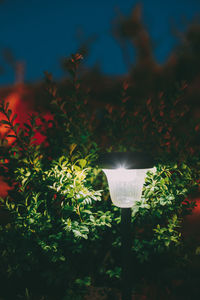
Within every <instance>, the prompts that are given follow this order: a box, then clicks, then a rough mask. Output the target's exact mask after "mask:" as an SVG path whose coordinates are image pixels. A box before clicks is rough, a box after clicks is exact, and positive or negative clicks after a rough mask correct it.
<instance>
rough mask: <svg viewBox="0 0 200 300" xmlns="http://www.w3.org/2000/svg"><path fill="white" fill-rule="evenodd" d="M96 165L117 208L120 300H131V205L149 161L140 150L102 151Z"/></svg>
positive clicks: (134, 200) (148, 166) (136, 199)
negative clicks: (119, 225) (99, 168)
mask: <svg viewBox="0 0 200 300" xmlns="http://www.w3.org/2000/svg"><path fill="white" fill-rule="evenodd" d="M99 166H100V167H102V170H103V171H104V173H105V174H106V177H107V181H108V186H109V190H110V197H111V200H112V202H113V204H114V205H116V206H118V207H120V208H121V235H122V240H121V241H122V278H121V281H122V300H131V294H132V293H131V291H132V288H131V264H130V261H131V238H130V236H131V207H133V206H134V204H135V203H136V201H138V200H140V198H141V195H142V188H143V184H144V181H145V176H146V173H147V171H148V170H150V169H151V168H152V167H153V160H152V158H151V157H150V155H148V154H146V153H141V152H131V153H130V152H125V153H123V152H114V153H105V154H103V155H101V156H100V158H99Z"/></svg>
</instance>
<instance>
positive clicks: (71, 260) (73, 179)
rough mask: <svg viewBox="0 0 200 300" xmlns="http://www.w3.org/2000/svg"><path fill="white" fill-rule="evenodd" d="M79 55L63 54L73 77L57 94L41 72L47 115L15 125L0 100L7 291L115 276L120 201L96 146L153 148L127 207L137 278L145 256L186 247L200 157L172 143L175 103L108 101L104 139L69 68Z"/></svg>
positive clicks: (0, 251) (178, 252)
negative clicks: (150, 166)
mask: <svg viewBox="0 0 200 300" xmlns="http://www.w3.org/2000/svg"><path fill="white" fill-rule="evenodd" d="M81 59H82V56H81V55H80V54H77V55H72V57H71V58H70V59H68V60H67V61H66V65H67V66H68V70H69V73H70V74H71V77H70V78H69V79H68V81H67V83H66V90H65V97H63V96H62V92H61V91H60V90H59V88H58V86H57V84H56V83H55V82H53V79H52V76H51V75H50V74H48V73H46V85H45V86H46V93H47V95H48V96H47V95H46V96H47V97H48V100H49V110H50V112H51V113H52V116H53V117H52V118H51V119H50V120H47V119H46V118H44V117H43V116H42V115H36V114H33V115H32V116H30V118H29V120H28V121H27V122H26V123H25V124H23V125H22V126H20V125H19V124H18V123H16V115H14V116H13V114H12V111H11V110H10V108H9V104H6V103H4V102H2V104H1V107H0V112H1V113H2V114H3V115H4V120H2V121H1V126H3V127H5V128H6V129H7V133H6V134H5V136H4V137H3V138H2V139H1V144H0V170H1V174H2V175H3V176H4V178H5V180H6V181H7V183H8V184H9V185H10V186H11V187H12V189H11V190H9V192H8V196H7V197H6V198H5V199H1V204H0V209H1V213H2V214H3V215H4V216H5V217H4V219H5V220H6V221H5V222H1V225H0V256H1V260H0V281H1V282H2V286H5V288H4V289H3V291H2V293H4V297H7V298H6V299H13V297H14V296H15V297H16V295H25V294H26V297H27V299H31V296H30V295H33V297H34V295H35V294H37V293H38V295H40V296H41V295H54V297H55V299H68V298H69V299H73V297H75V298H74V299H76V297H79V296H80V295H83V294H82V293H83V290H84V289H85V288H87V287H88V286H95V285H97V286H106V285H108V286H115V287H117V286H118V284H119V280H120V276H121V259H120V257H121V238H120V236H121V234H120V221H121V218H120V209H119V208H117V207H115V206H113V205H112V203H111V201H110V199H109V191H108V186H107V182H106V179H105V176H104V175H103V174H102V172H101V170H100V169H99V167H98V165H97V164H96V160H97V157H98V153H99V151H100V150H101V151H111V150H112V151H113V150H115V151H131V150H135V149H137V150H143V148H146V149H148V150H149V149H152V152H153V154H154V155H157V158H158V163H157V164H156V166H155V169H154V171H151V172H148V174H147V177H146V181H145V184H144V188H143V194H142V198H141V199H140V200H139V199H138V202H137V203H136V205H135V206H134V207H133V209H132V236H131V237H130V238H131V239H132V254H133V256H132V261H131V262H130V264H132V265H133V268H135V267H136V268H138V270H139V271H138V280H139V279H141V278H144V272H143V271H142V270H144V269H145V264H146V263H147V264H150V266H151V264H152V265H153V264H154V263H155V261H157V260H159V261H160V262H162V264H163V265H164V266H166V265H167V264H169V263H171V264H174V263H175V261H176V262H177V257H179V258H180V257H181V256H182V254H183V253H184V249H183V245H184V244H183V239H182V236H181V224H182V220H183V217H184V216H185V215H186V214H188V213H190V212H191V211H192V209H193V207H194V205H195V203H194V202H193V201H192V199H191V193H193V192H195V190H197V188H198V186H199V177H200V163H199V160H198V156H196V155H194V156H191V155H190V154H191V152H189V154H188V153H186V154H185V155H184V151H179V150H180V147H181V141H183V139H179V136H178V134H176V127H177V119H176V118H175V117H174V115H175V112H174V114H173V113H169V111H170V112H171V110H173V109H172V108H171V106H169V107H168V108H167V105H166V106H165V105H164V102H162V103H161V104H162V110H161V112H163V114H162V118H163V119H162V118H160V117H161V116H160V114H159V113H158V111H157V110H156V105H155V106H154V105H153V104H152V103H151V101H148V102H147V105H146V104H145V105H146V106H145V109H143V110H141V111H140V112H138V111H131V110H130V105H129V106H128V104H127V101H122V102H123V103H125V105H124V104H123V105H122V106H121V107H116V108H112V109H109V106H108V115H106V116H105V132H106V135H107V140H109V143H112V145H111V144H109V143H108V144H106V143H105V144H104V145H103V144H102V143H100V142H99V141H101V140H102V141H103V140H104V141H106V139H104V138H103V136H99V135H98V132H96V127H95V124H94V118H93V117H92V111H91V108H90V105H89V102H88V97H89V96H88V94H87V90H88V89H87V88H85V87H84V86H82V82H81V80H80V78H79V77H78V76H77V70H78V66H79V64H80V61H81ZM122 95H123V96H125V95H124V92H123V93H122ZM162 101H163V100H162ZM129 104H130V103H129ZM176 105H177V104H175V106H176ZM184 111H186V109H185V108H184ZM164 115H166V118H164ZM183 115H184V114H183ZM170 116H171V117H173V120H170V118H171V117H170ZM177 116H178V117H177V118H178V119H179V117H181V116H180V113H178V108H177ZM151 117H152V121H151V120H150V118H151ZM170 124H172V125H173V128H171V129H170V128H168V127H169V125H170ZM159 128H161V129H159ZM167 130H168V131H169V132H168V131H167ZM38 132H39V133H40V134H41V135H42V136H43V142H42V143H40V144H38V141H37V139H36V137H37V133H38ZM105 132H102V134H103V135H104V134H105ZM167 132H168V133H170V134H171V136H172V137H171V138H172V141H173V142H171V140H170V138H169V134H167ZM10 139H11V140H10ZM184 149H185V148H184V146H183V150H184ZM190 150H191V149H190ZM179 152H180V153H179ZM178 153H179V154H178ZM180 260H181V263H182V259H180ZM164 261H165V262H164ZM162 264H160V265H159V267H160V271H161V266H162ZM141 266H142V268H141ZM8 285H12V287H13V289H12V290H8V289H7V288H6V286H8ZM36 291H37V292H36ZM74 295H75V296H74ZM63 297H65V298H63ZM80 297H82V296H80ZM21 298H23V296H21ZM19 299H20V296H19ZM77 299H79V298H77Z"/></svg>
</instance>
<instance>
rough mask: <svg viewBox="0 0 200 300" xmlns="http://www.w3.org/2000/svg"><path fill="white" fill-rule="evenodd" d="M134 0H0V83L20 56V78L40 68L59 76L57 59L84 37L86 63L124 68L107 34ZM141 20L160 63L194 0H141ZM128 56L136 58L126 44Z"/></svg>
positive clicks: (119, 71)
mask: <svg viewBox="0 0 200 300" xmlns="http://www.w3.org/2000/svg"><path fill="white" fill-rule="evenodd" d="M137 3H138V1H134V0H125V1H124V0H101V1H99V0H97V1H93V0H84V1H83V0H76V1H73V0H58V1H54V0H2V1H0V27H1V34H0V67H1V76H0V85H1V86H2V85H8V84H12V83H14V81H15V71H14V68H15V67H14V66H15V62H16V61H18V62H19V61H20V62H23V65H24V70H25V72H24V79H25V82H32V81H38V80H40V79H41V78H42V77H43V71H45V70H48V71H49V72H52V73H53V75H54V76H55V77H56V78H58V79H59V78H61V77H62V76H63V71H62V69H61V66H60V60H61V58H63V57H67V56H68V55H70V54H71V53H74V52H76V50H77V49H78V47H79V46H80V45H81V44H83V43H85V42H87V43H88V45H89V48H90V49H89V56H88V58H87V60H86V65H87V66H94V65H98V66H99V68H100V69H101V70H102V71H103V72H104V73H105V74H107V75H123V74H125V73H127V66H126V64H125V62H124V59H123V55H122V51H121V50H120V47H119V44H118V42H117V40H116V39H115V37H114V36H113V27H114V26H115V21H116V19H118V18H119V17H120V15H124V16H130V14H131V10H132V9H133V8H134V7H135V5H136V4H137ZM140 3H141V5H142V20H143V22H144V24H145V26H146V28H147V29H148V32H149V34H150V37H151V39H152V47H153V55H154V57H155V60H156V61H157V62H158V63H160V64H163V63H164V62H166V61H167V59H168V57H169V56H170V53H171V52H172V51H173V50H174V49H175V48H176V46H177V45H178V44H180V43H181V42H182V40H181V39H182V38H183V36H182V33H183V32H184V31H185V30H186V28H187V27H188V24H190V23H191V22H192V20H194V19H195V18H196V19H197V18H198V16H199V13H200V1H199V0H176V1H174V0H168V1H159V0H151V1H149V0H143V1H140ZM129 50H130V51H129V52H130V53H129V54H130V60H131V62H132V63H133V64H134V63H135V61H136V57H135V53H134V50H133V49H132V48H131V49H129Z"/></svg>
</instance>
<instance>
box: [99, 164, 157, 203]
mask: <svg viewBox="0 0 200 300" xmlns="http://www.w3.org/2000/svg"><path fill="white" fill-rule="evenodd" d="M149 170H152V169H149V168H148V169H125V168H118V169H103V171H104V173H105V174H106V177H107V180H108V186H109V190H110V197H111V200H112V202H113V204H114V205H116V206H118V207H121V208H129V207H133V206H134V204H135V202H136V201H138V200H140V198H141V195H142V188H143V184H144V181H145V177H146V173H147V171H149Z"/></svg>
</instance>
